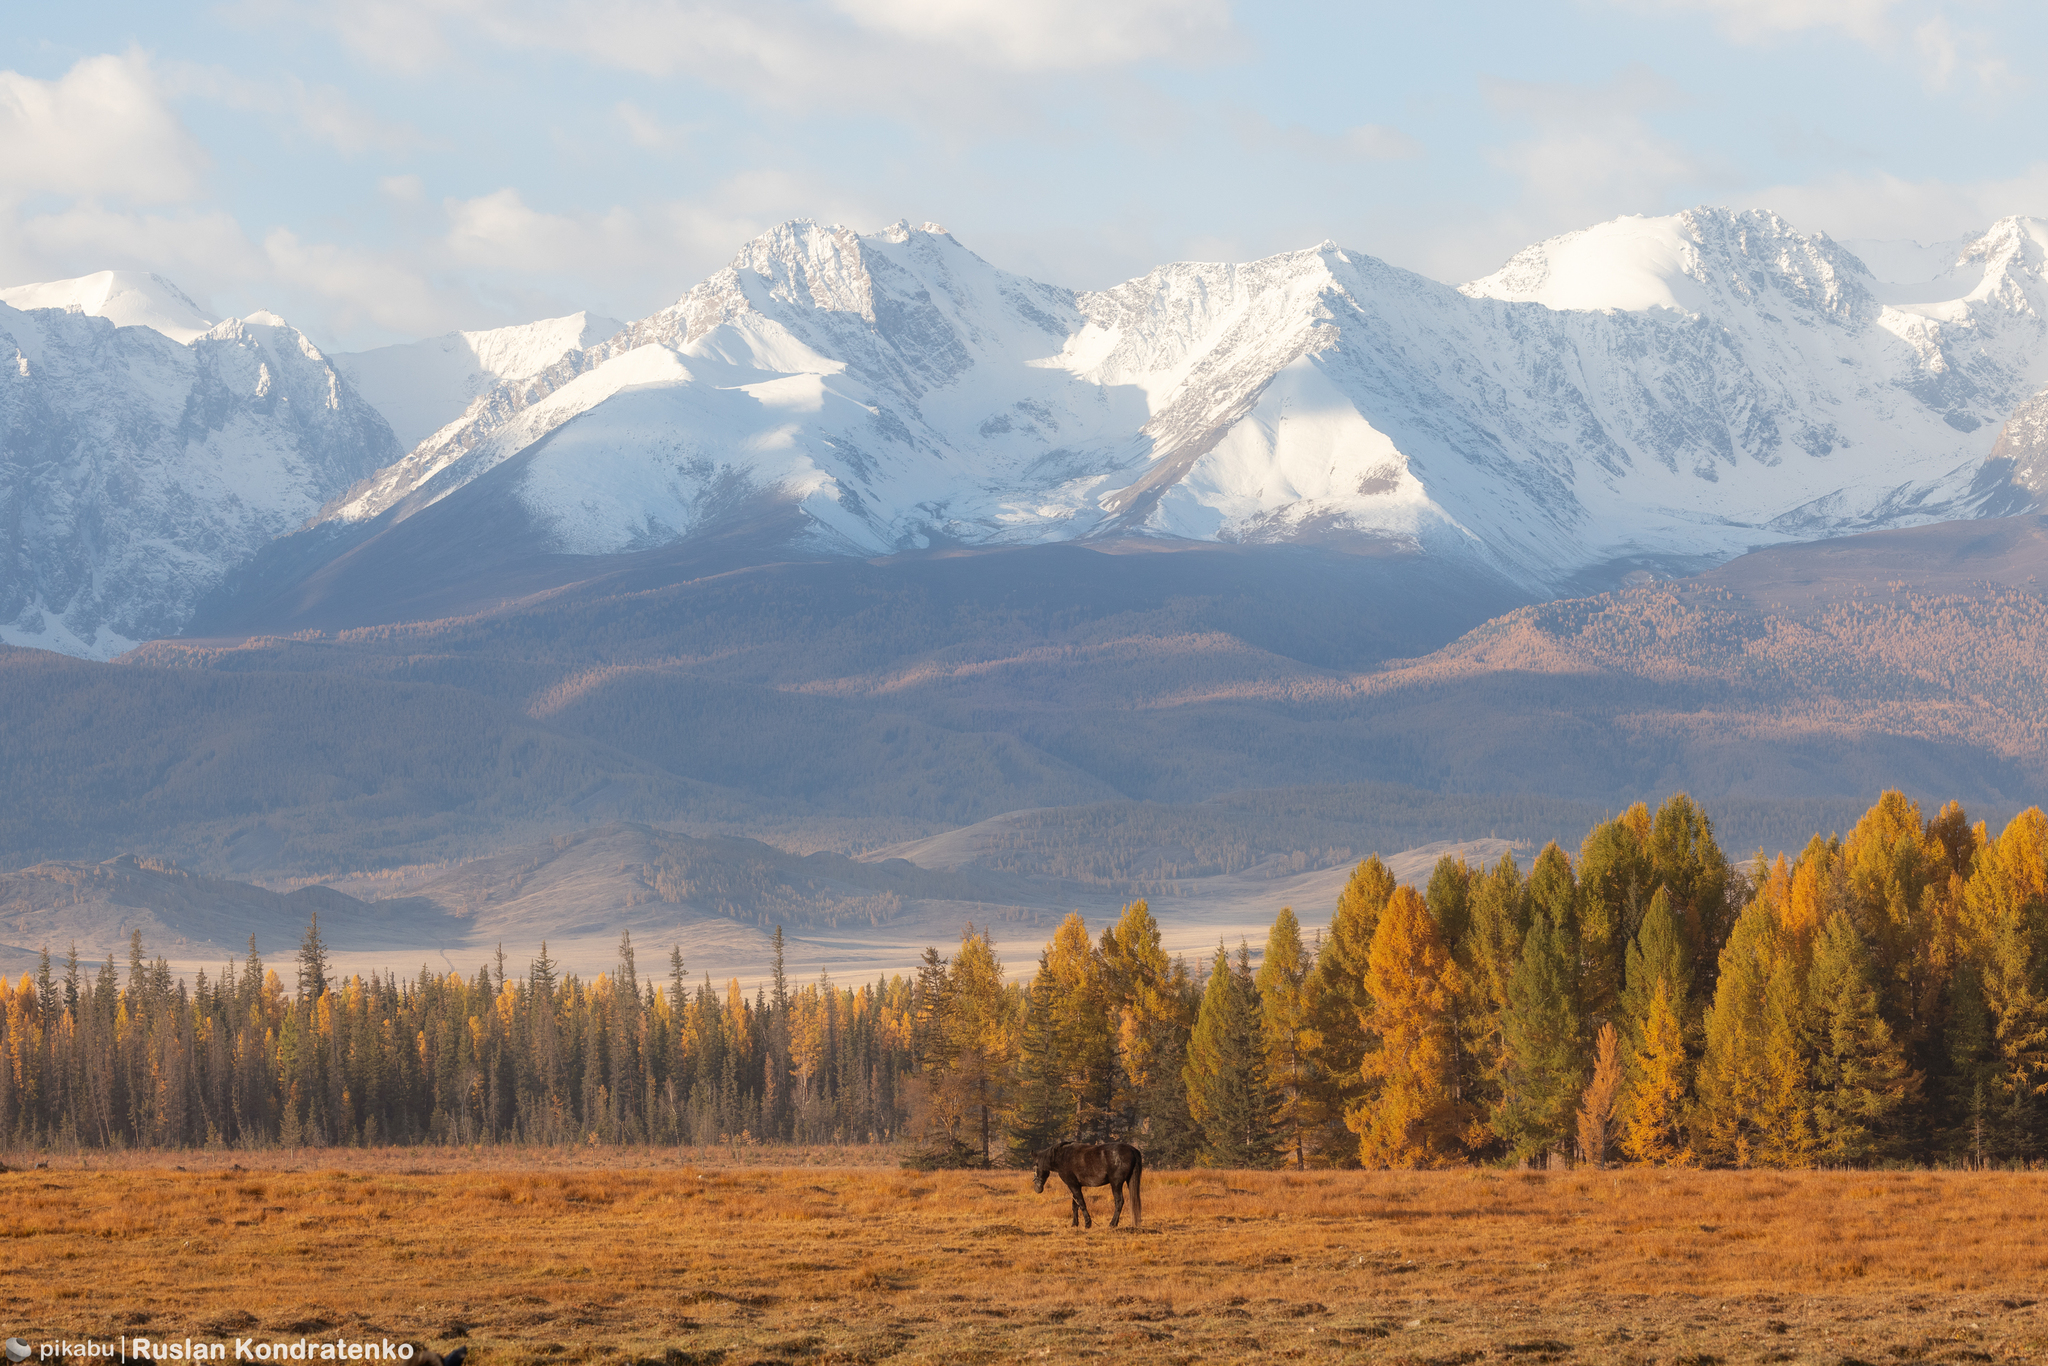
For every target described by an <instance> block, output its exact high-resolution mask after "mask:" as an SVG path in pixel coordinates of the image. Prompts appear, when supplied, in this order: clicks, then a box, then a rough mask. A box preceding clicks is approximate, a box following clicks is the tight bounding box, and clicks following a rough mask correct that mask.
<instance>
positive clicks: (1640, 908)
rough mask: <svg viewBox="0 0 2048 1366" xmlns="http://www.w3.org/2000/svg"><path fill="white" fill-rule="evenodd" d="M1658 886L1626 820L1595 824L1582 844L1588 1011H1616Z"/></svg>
mask: <svg viewBox="0 0 2048 1366" xmlns="http://www.w3.org/2000/svg"><path fill="white" fill-rule="evenodd" d="M1643 819H1644V820H1647V819H1648V813H1647V812H1646V811H1645V812H1644V813H1643ZM1652 890H1653V887H1652V882H1651V869H1650V860H1649V856H1648V854H1646V853H1645V852H1644V849H1643V845H1642V841H1641V840H1640V839H1639V838H1638V837H1637V835H1636V831H1635V829H1634V828H1633V827H1632V826H1631V825H1630V824H1629V823H1627V822H1625V821H1620V820H1612V821H1604V822H1602V823H1601V824H1599V825H1596V826H1594V827H1593V829H1592V831H1591V832H1590V833H1589V834H1588V835H1587V836H1586V841H1585V843H1584V844H1582V845H1580V846H1579V894H1580V901H1581V910H1580V916H1581V919H1580V937H1581V942H1582V944H1583V950H1584V953H1585V959H1586V965H1585V979H1584V985H1585V997H1586V1010H1587V1013H1588V1014H1590V1015H1592V1016H1594V1017H1595V1018H1599V1019H1605V1018H1608V1017H1610V1016H1611V1015H1612V1013H1613V1012H1614V1009H1615V1002H1616V1000H1617V998H1618V997H1619V995H1620V993H1621V990H1622V984H1623V982H1624V980H1625V977H1626V966H1627V964H1626V956H1627V953H1628V951H1629V949H1630V947H1631V945H1632V944H1633V942H1634V940H1635V936H1636V933H1637V931H1638V930H1639V929H1640V928H1641V923H1642V919H1643V915H1644V912H1645V909H1646V903H1647V901H1648V899H1649V897H1650V894H1651V892H1652ZM1624 1042H1625V1041H1624Z"/></svg>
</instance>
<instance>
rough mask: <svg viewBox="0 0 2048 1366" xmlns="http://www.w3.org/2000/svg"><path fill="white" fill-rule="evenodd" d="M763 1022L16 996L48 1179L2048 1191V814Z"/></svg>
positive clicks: (1489, 878)
mask: <svg viewBox="0 0 2048 1366" xmlns="http://www.w3.org/2000/svg"><path fill="white" fill-rule="evenodd" d="M775 943H776V952H775V961H774V963H773V965H772V966H773V971H772V975H771V977H770V978H769V980H768V982H766V983H764V984H763V985H762V986H760V987H758V988H757V989H756V990H755V992H754V993H753V995H752V996H751V997H749V996H748V995H747V994H746V993H745V992H744V991H743V990H742V989H741V988H740V986H739V983H738V982H737V981H736V980H734V981H731V982H728V983H727V984H726V986H725V987H724V989H723V990H720V989H718V988H716V987H715V986H714V985H713V984H712V983H711V982H710V981H709V980H708V978H700V979H699V980H698V981H696V982H695V983H692V981H691V980H690V978H689V975H688V972H687V968H686V964H685V963H684V960H683V957H682V953H681V951H680V949H675V950H672V951H671V953H670V954H669V958H668V964H667V968H668V971H667V973H666V980H665V981H664V980H662V979H661V977H660V976H659V975H644V974H642V972H641V971H640V969H639V967H638V965H637V962H636V957H635V950H634V946H633V944H632V942H631V940H630V938H629V937H622V940H621V943H620V948H619V960H618V964H617V966H616V968H615V969H614V970H613V971H611V972H608V973H602V974H599V975H598V976H596V977H595V978H594V979H591V980H583V979H581V978H580V977H578V976H577V975H575V974H571V973H564V972H562V971H561V970H560V969H559V968H558V966H557V965H556V964H555V963H554V962H553V960H551V959H550V958H549V956H548V953H547V947H546V945H545V944H543V945H542V946H541V949H540V953H539V956H538V957H537V958H535V959H534V960H533V961H532V962H531V963H530V964H528V965H527V967H526V968H525V969H524V970H523V971H516V970H515V971H508V969H507V964H506V960H505V956H504V954H503V952H502V950H501V951H500V953H499V954H498V956H497V959H496V961H495V962H494V963H491V964H486V965H485V966H483V967H480V968H479V969H478V970H477V972H476V974H475V975H474V976H473V977H463V976H462V975H460V974H456V973H448V974H445V975H436V974H434V973H432V972H429V971H427V970H425V969H422V971H421V973H420V975H419V976H418V977H417V978H416V979H414V980H410V981H401V980H400V979H398V978H397V977H396V976H395V975H391V974H387V975H384V976H382V977H377V976H372V977H369V978H364V977H361V976H351V977H348V978H347V979H345V980H341V979H339V978H338V977H337V976H336V974H334V973H333V972H331V970H330V968H329V966H328V959H327V951H326V946H325V945H324V943H323V941H322V939H321V936H320V930H319V923H318V920H317V918H316V919H315V920H314V921H313V923H312V924H311V925H310V926H309V927H308V930H307V933H306V936H305V940H304V943H303V945H302V947H301V949H300V952H299V954H298V957H297V961H296V962H295V963H294V964H291V965H290V966H289V968H288V971H290V972H291V973H292V975H293V978H294V981H293V983H292V985H291V986H290V987H289V988H287V986H286V984H285V983H284V981H283V979H281V978H280V976H279V975H278V973H277V971H276V970H275V969H273V968H271V967H269V966H266V964H265V963H264V962H263V961H262V959H261V957H260V956H259V955H258V954H257V953H256V951H255V945H254V941H253V940H252V941H251V946H250V952H249V954H248V956H247V957H246V958H242V959H239V960H233V961H230V962H229V963H228V964H226V965H225V966H224V967H223V968H222V969H221V971H220V972H219V973H218V975H216V976H213V977H209V976H208V975H206V974H204V973H201V974H198V975H197V977H196V979H195V980H193V981H191V982H187V981H186V980H184V979H182V978H178V979H174V978H173V975H172V973H171V970H170V968H169V966H168V965H167V964H166V963H165V962H164V960H162V959H161V958H157V959H154V960H151V959H149V958H148V957H147V949H146V947H145V945H144V944H143V943H142V941H141V938H140V935H139V934H137V935H136V936H135V937H134V939H133V940H132V941H131V945H130V951H129V957H128V963H127V965H126V970H125V972H124V971H123V970H122V968H121V967H120V965H118V964H117V963H116V962H115V961H113V960H112V959H111V958H110V959H109V960H108V961H107V962H105V963H104V964H100V965H84V964H81V963H79V962H78V960H77V957H76V954H75V953H73V954H71V955H69V956H68V957H67V958H66V959H65V960H64V961H63V962H61V963H55V962H52V960H51V958H50V956H49V954H48V953H47V952H46V953H45V954H44V955H43V963H42V966H41V968H40V970H39V971H36V972H33V973H28V974H24V975H23V976H22V977H21V978H20V980H19V981H17V982H11V983H6V984H4V990H0V1004H4V1016H0V1058H4V1066H0V1134H5V1135H6V1137H7V1140H8V1142H9V1143H10V1144H11V1145H12V1146H14V1147H17V1148H52V1149H61V1150H75V1149H80V1148H123V1147H168V1148H178V1147H237V1148H258V1147H270V1146H277V1145H282V1146H286V1147H299V1146H312V1145H382V1144H411V1143H442V1144H490V1143H524V1144H555V1143H563V1142H579V1143H647V1144H678V1145H680V1144H691V1145H698V1146H706V1145H720V1146H728V1147H731V1148H734V1149H738V1148H739V1147H740V1146H742V1145H755V1144H762V1143H771V1144H772V1143H785V1142H786V1143H803V1144H830V1143H864V1142H887V1143H893V1144H897V1145H900V1146H901V1147H902V1149H903V1150H904V1151H905V1152H906V1153H907V1154H909V1156H908V1157H907V1159H906V1160H907V1161H908V1162H910V1163H912V1164H915V1165H925V1166H940V1165H943V1166H981V1165H994V1164H1002V1163H1004V1162H1006V1161H1008V1162H1016V1161H1018V1160H1020V1159H1021V1158H1023V1157H1024V1156H1025V1155H1027V1154H1029V1153H1031V1152H1033V1151H1035V1150H1037V1149H1039V1148H1041V1147H1043V1146H1045V1145H1047V1144H1049V1143H1052V1142H1055V1141H1058V1140H1060V1139H1065V1138H1079V1139H1097V1138H1107V1137H1116V1138H1125V1139H1129V1140H1130V1141H1132V1142H1135V1143H1137V1144H1138V1145H1139V1146H1141V1147H1143V1148H1144V1149H1145V1150H1146V1152H1147V1155H1148V1157H1149V1159H1150V1160H1151V1162H1152V1163H1154V1164H1155V1165H1162V1166H1180V1165H1203V1166H1220V1167H1279V1166H1288V1167H1317V1166H1323V1167H1328V1166H1360V1165H1363V1166H1366V1167H1378V1168H1389V1167H1392V1168H1411V1167H1426V1166H1447V1165H1455V1164H1466V1163H1483V1164H1516V1165H1558V1164H1565V1163H1574V1162H1577V1163H1592V1164H1611V1163H1618V1162H1634V1163H1647V1164H1655V1165H1668V1166H1689V1165H1698V1166H1743V1167H1756V1166H1767V1167H1814V1166H1868V1165H1900V1164H1920V1165H1942V1166H1987V1165H2015V1164H2029V1163H2031V1162H2033V1161H2035V1160H2037V1159H2039V1158H2040V1157H2041V1156H2042V1151H2041V1148H2042V1143H2043V1140H2044V1137H2048V1134H2044V1122H2043V1121H2044V1113H2043V1110H2044V1104H2043V1096H2044V1093H2048V817H2044V816H2043V814H2042V812H2041V811H2040V809H2039V808H2030V809H2029V810H2027V811H2024V812H2022V813H2021V814H2019V815H2018V816H2016V817H2014V818H2013V819H2012V820H2011V821H2010V822H2009V823H2008V824H2007V825H2006V826H2005V828H2004V829H2003V830H2002V831H2001V832H2000V833H1998V834H1997V835H1996V836H1994V835H1993V834H1992V832H1991V831H1990V829H1989V828H1988V826H1987V825H1985V824H1983V823H1978V824H1976V825H1972V824H1971V823H1970V821H1969V819H1968V817H1967V816H1966V814H1965V813H1964V811H1963V810H1962V809H1961V807H1959V806H1957V805H1956V804H1954V803H1951V804H1949V805H1947V806H1945V807H1943V808H1942V809H1941V810H1940V811H1939V812H1938V813H1936V814H1935V815H1934V816H1933V817H1931V818H1928V817H1925V816H1924V815H1923V813H1922V811H1921V809H1920V808H1919V807H1918V806H1917V805H1916V804H1915V803H1913V802H1912V801H1910V800H1908V799H1907V798H1906V797H1905V796H1904V795H1903V794H1901V793H1899V792H1887V793H1885V794H1884V795H1883V796H1882V797H1881V798H1880V799H1879V800H1878V802H1877V803H1876V805H1874V806H1872V807H1871V808H1870V809H1869V810H1868V811H1867V812H1866V813H1865V814H1864V815H1863V816H1862V818H1861V819H1860V820H1859V821H1858V822H1857V823H1856V824H1855V825H1854V827H1853V828H1852V829H1851V830H1850V831H1849V833H1848V834H1847V836H1846V837H1843V836H1840V835H1829V836H1825V837H1823V836H1820V835H1815V836H1813V837H1812V838H1811V839H1810V840H1809V841H1808V843H1807V844H1806V846H1805V847H1804V848H1803V849H1802V850H1800V852H1799V853H1798V854H1797V856H1796V857H1788V856H1787V855H1785V854H1782V853H1781V854H1779V855H1777V856H1776V858H1774V859H1767V858H1766V857H1765V856H1764V855H1763V854H1762V853H1761V852H1759V853H1758V854H1757V855H1756V856H1755V857H1754V858H1753V859H1752V860H1751V861H1750V862H1749V863H1747V864H1746V865H1738V864H1733V863H1731V862H1730V860H1729V859H1728V858H1727V857H1726V856H1725V855H1724V853H1723V852H1722V850H1721V848H1720V846H1719V845H1718V843H1717V842H1716V840H1715V836H1714V829H1713V824H1712V821H1711V820H1710V819H1709V818H1708V816H1707V814H1706V813H1705V812H1704V811H1703V810H1702V809H1701V808H1700V807H1699V806H1698V805H1697V804H1696V803H1695V802H1693V801H1692V800H1691V799H1690V798H1688V797H1686V796H1684V795H1682V794H1681V795H1677V796H1673V797H1672V798H1670V799H1669V800H1668V801H1666V802H1665V803H1663V805H1662V806H1661V807H1660V808H1659V809H1658V810H1657V811H1656V812H1655V813H1652V812H1651V811H1650V810H1649V809H1648V808H1647V807H1646V806H1644V805H1641V804H1638V805H1636V806H1634V807H1632V808H1630V809H1628V810H1627V811H1625V812H1623V813H1622V814H1621V815H1619V816H1618V817H1615V818H1613V819H1610V820H1606V821H1602V822H1600V823H1598V824H1596V825H1595V826H1594V827H1593V828H1592V829H1591V830H1590V831H1589V832H1588V833H1587V835H1586V836H1585V839H1584V840H1583V842H1582V843H1581V844H1580V847H1579V849H1578V852H1577V855H1576V857H1574V856H1573V855H1572V854H1570V853H1568V852H1567V851H1566V850H1564V849H1563V848H1561V847H1559V846H1558V845H1557V844H1555V843H1553V844H1550V845H1548V846H1546V847H1545V848H1544V849H1543V850H1542V851H1541V852H1540V853H1539V854H1538V855H1537V856H1536V857H1535V858H1534V860H1533V861H1532V862H1531V863H1530V865H1529V866H1528V867H1527V868H1526V869H1525V868H1523V867H1522V866H1520V865H1519V864H1518V863H1517V862H1516V861H1515V859H1514V858H1512V857H1511V856H1510V857H1504V858H1502V859H1501V860H1500V862H1498V863H1497V864H1495V865H1493V866H1491V867H1475V866H1470V865H1467V864H1465V863H1463V862H1460V861H1458V860H1457V859H1455V858H1446V859H1444V860H1442V861H1441V862H1440V863H1439V864H1438V865H1437V866H1436V868H1435V870H1434V872H1433V874H1432V875H1431V877H1430V878H1429V880H1428V883H1427V885H1426V887H1425V888H1424V889H1423V890H1420V891H1418V890H1416V889H1415V888H1412V887H1408V886H1403V885H1399V884H1397V883H1396V882H1395V880H1394V878H1393V877H1392V875H1391V874H1390V873H1389V871H1388V870H1387V868H1386V866H1385V865H1384V864H1383V863H1382V862H1381V860H1380V859H1379V858H1378V857H1377V856H1374V857H1372V858H1368V859H1366V860H1364V861H1363V862H1361V863H1359V864H1358V866H1357V868H1356V869H1355V870H1354V872H1353V873H1352V875H1351V877H1350V879H1349V881H1348V883H1347V885H1346V886H1345V888H1344V890H1343V892H1342V895H1341V896H1340V898H1339V900H1338V902H1337V905H1336V906H1335V908H1334V914H1333V916H1332V918H1331V919H1330V921H1329V926H1328V929H1327V930H1319V931H1316V932H1314V933H1311V934H1304V931H1303V929H1302V926H1301V923H1300V920H1299V919H1298V918H1297V916H1296V915H1295V913H1294V911H1293V910H1292V908H1284V909H1282V910H1281V911H1280V912H1279V914H1278V915H1277V917H1276V919H1275V920H1274V922H1273V925H1272V928H1271V931H1270V933H1269V935H1268V937H1267V940H1266V943H1265V945H1264V948H1263V952H1262V953H1260V954H1258V955H1257V956H1256V962H1255V961H1254V953H1253V951H1252V946H1251V945H1249V944H1246V943H1240V944H1239V945H1238V946H1236V948H1235V949H1234V950H1233V949H1231V948H1230V947H1229V946H1227V945H1220V944H1219V945H1218V947H1217V950H1216V952H1215V955H1214V956H1213V959H1212V960H1211V961H1210V962H1208V963H1206V964H1196V965H1192V966H1191V965H1190V964H1188V963H1187V962H1185V961H1184V960H1181V959H1169V958H1168V956H1167V955H1166V953H1165V952H1164V950H1163V948H1162V947H1161V939H1160V932H1159V926H1158V924H1157V923H1156V921H1155V920H1154V918H1153V916H1152V914H1151V911H1150V909H1149V908H1148V907H1147V905H1146V904H1145V903H1144V902H1143V901H1134V902H1131V903H1130V904H1128V905H1126V906H1125V907H1123V909H1122V911H1121V913H1120V915H1119V916H1118V917H1117V919H1116V920H1115V921H1114V923H1112V924H1110V925H1108V926H1106V927H1105V928H1103V929H1102V931H1101V933H1100V935H1099V936H1096V935H1092V934H1091V932H1090V930H1089V928H1088V927H1087V925H1086V923H1085V922H1084V920H1083V918H1082V916H1081V915H1080V914H1079V912H1076V913H1074V914H1072V915H1069V916H1068V917H1067V918H1066V920H1065V921H1064V922H1063V923H1062V924H1061V925H1060V926H1059V927H1058V929H1057V931H1056V932H1055V933H1054V935H1053V938H1052V940H1051V942H1050V943H1048V944H1047V945H1046V946H1045V949H1044V951H1043V952H1042V953H1041V955H1040V957H1039V961H1038V964H1037V967H1036V971H1035V972H1034V973H1031V974H1030V975H1029V976H1028V978H1026V979H1024V980H1017V981H1010V980H1007V977H1008V974H1007V973H1006V971H1005V968H1004V966H1003V964H1002V963H1001V962H1000V961H999V959H998V956H997V953H996V949H995V944H994V941H993V938H992V936H991V935H990V934H989V933H988V932H987V931H986V930H976V929H975V928H974V927H972V926H970V927H968V930H967V932H966V933H965V934H964V935H963V937H962V940H961V942H960V944H959V946H958V948H957V949H956V950H955V951H954V952H953V953H952V954H951V955H950V956H947V955H942V954H941V953H940V952H939V951H938V949H937V948H931V949H927V950H926V952H925V956H924V962H923V965H922V966H921V967H920V968H919V970H918V971H917V972H916V973H915V974H914V975H912V976H910V977H904V976H901V975H898V976H894V977H890V978H888V979H886V980H883V981H878V982H875V983H872V984H865V985H861V986H859V987H857V988H853V987H848V986H843V985H839V984H836V983H834V982H832V981H831V980H830V979H829V978H822V977H821V979H820V980H819V981H816V982H808V983H802V984H793V983H791V982H790V981H789V980H788V979H787V978H786V976H785V975H784V973H783V971H782V961H781V951H780V945H781V934H780V931H778V932H777V934H776V939H775Z"/></svg>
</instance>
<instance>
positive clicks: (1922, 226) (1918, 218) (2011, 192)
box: [1737, 160, 2048, 243]
mask: <svg viewBox="0 0 2048 1366" xmlns="http://www.w3.org/2000/svg"><path fill="white" fill-rule="evenodd" d="M1737 203H1738V205H1739V206H1740V207H1743V208H1759V209H1771V210H1773V211H1775V212H1777V213H1779V214H1782V215H1783V216H1784V217H1785V219H1786V220H1787V221H1788V222H1790V223H1793V224H1795V225H1796V226H1798V227H1799V228H1800V229H1801V230H1802V231H1805V232H1825V233H1826V234H1828V236H1830V237H1835V238H1870V239H1875V240H1880V241H1907V240H1911V241H1916V242H1923V243H1932V242H1945V241H1949V240H1951V239H1953V238H1957V237H1961V236H1964V235H1966V234H1969V233H1974V232H1981V231H1983V230H1984V229H1985V228H1987V227H1989V226H1990V225H1991V224H1992V223H1994V222H1996V221H1997V220H1998V219H2001V218H2006V217H2009V216H2011V215H2013V214H2031V215H2034V216H2036V217H2042V218H2048V160H2041V161H2036V162H2034V163H2033V164H2032V165H2031V166H2028V167H2027V168H2026V169H2024V170H2022V171H2021V172H2019V173H2018V174H2017V175H2013V176H2006V177H2001V178H1998V179H1992V180H1980V181H1963V182H1955V181H1944V180H1906V179H1903V178H1901V177H1898V176H1894V175H1869V176H1847V175H1844V176H1833V177H1829V178H1828V179H1825V180H1820V181H1815V182H1813V183H1811V184H1806V185H1777V186H1773V187H1771V188H1769V189H1765V190H1757V191H1754V192H1751V193H1745V194H1743V195H1741V196H1739V197H1738V198H1737Z"/></svg>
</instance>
